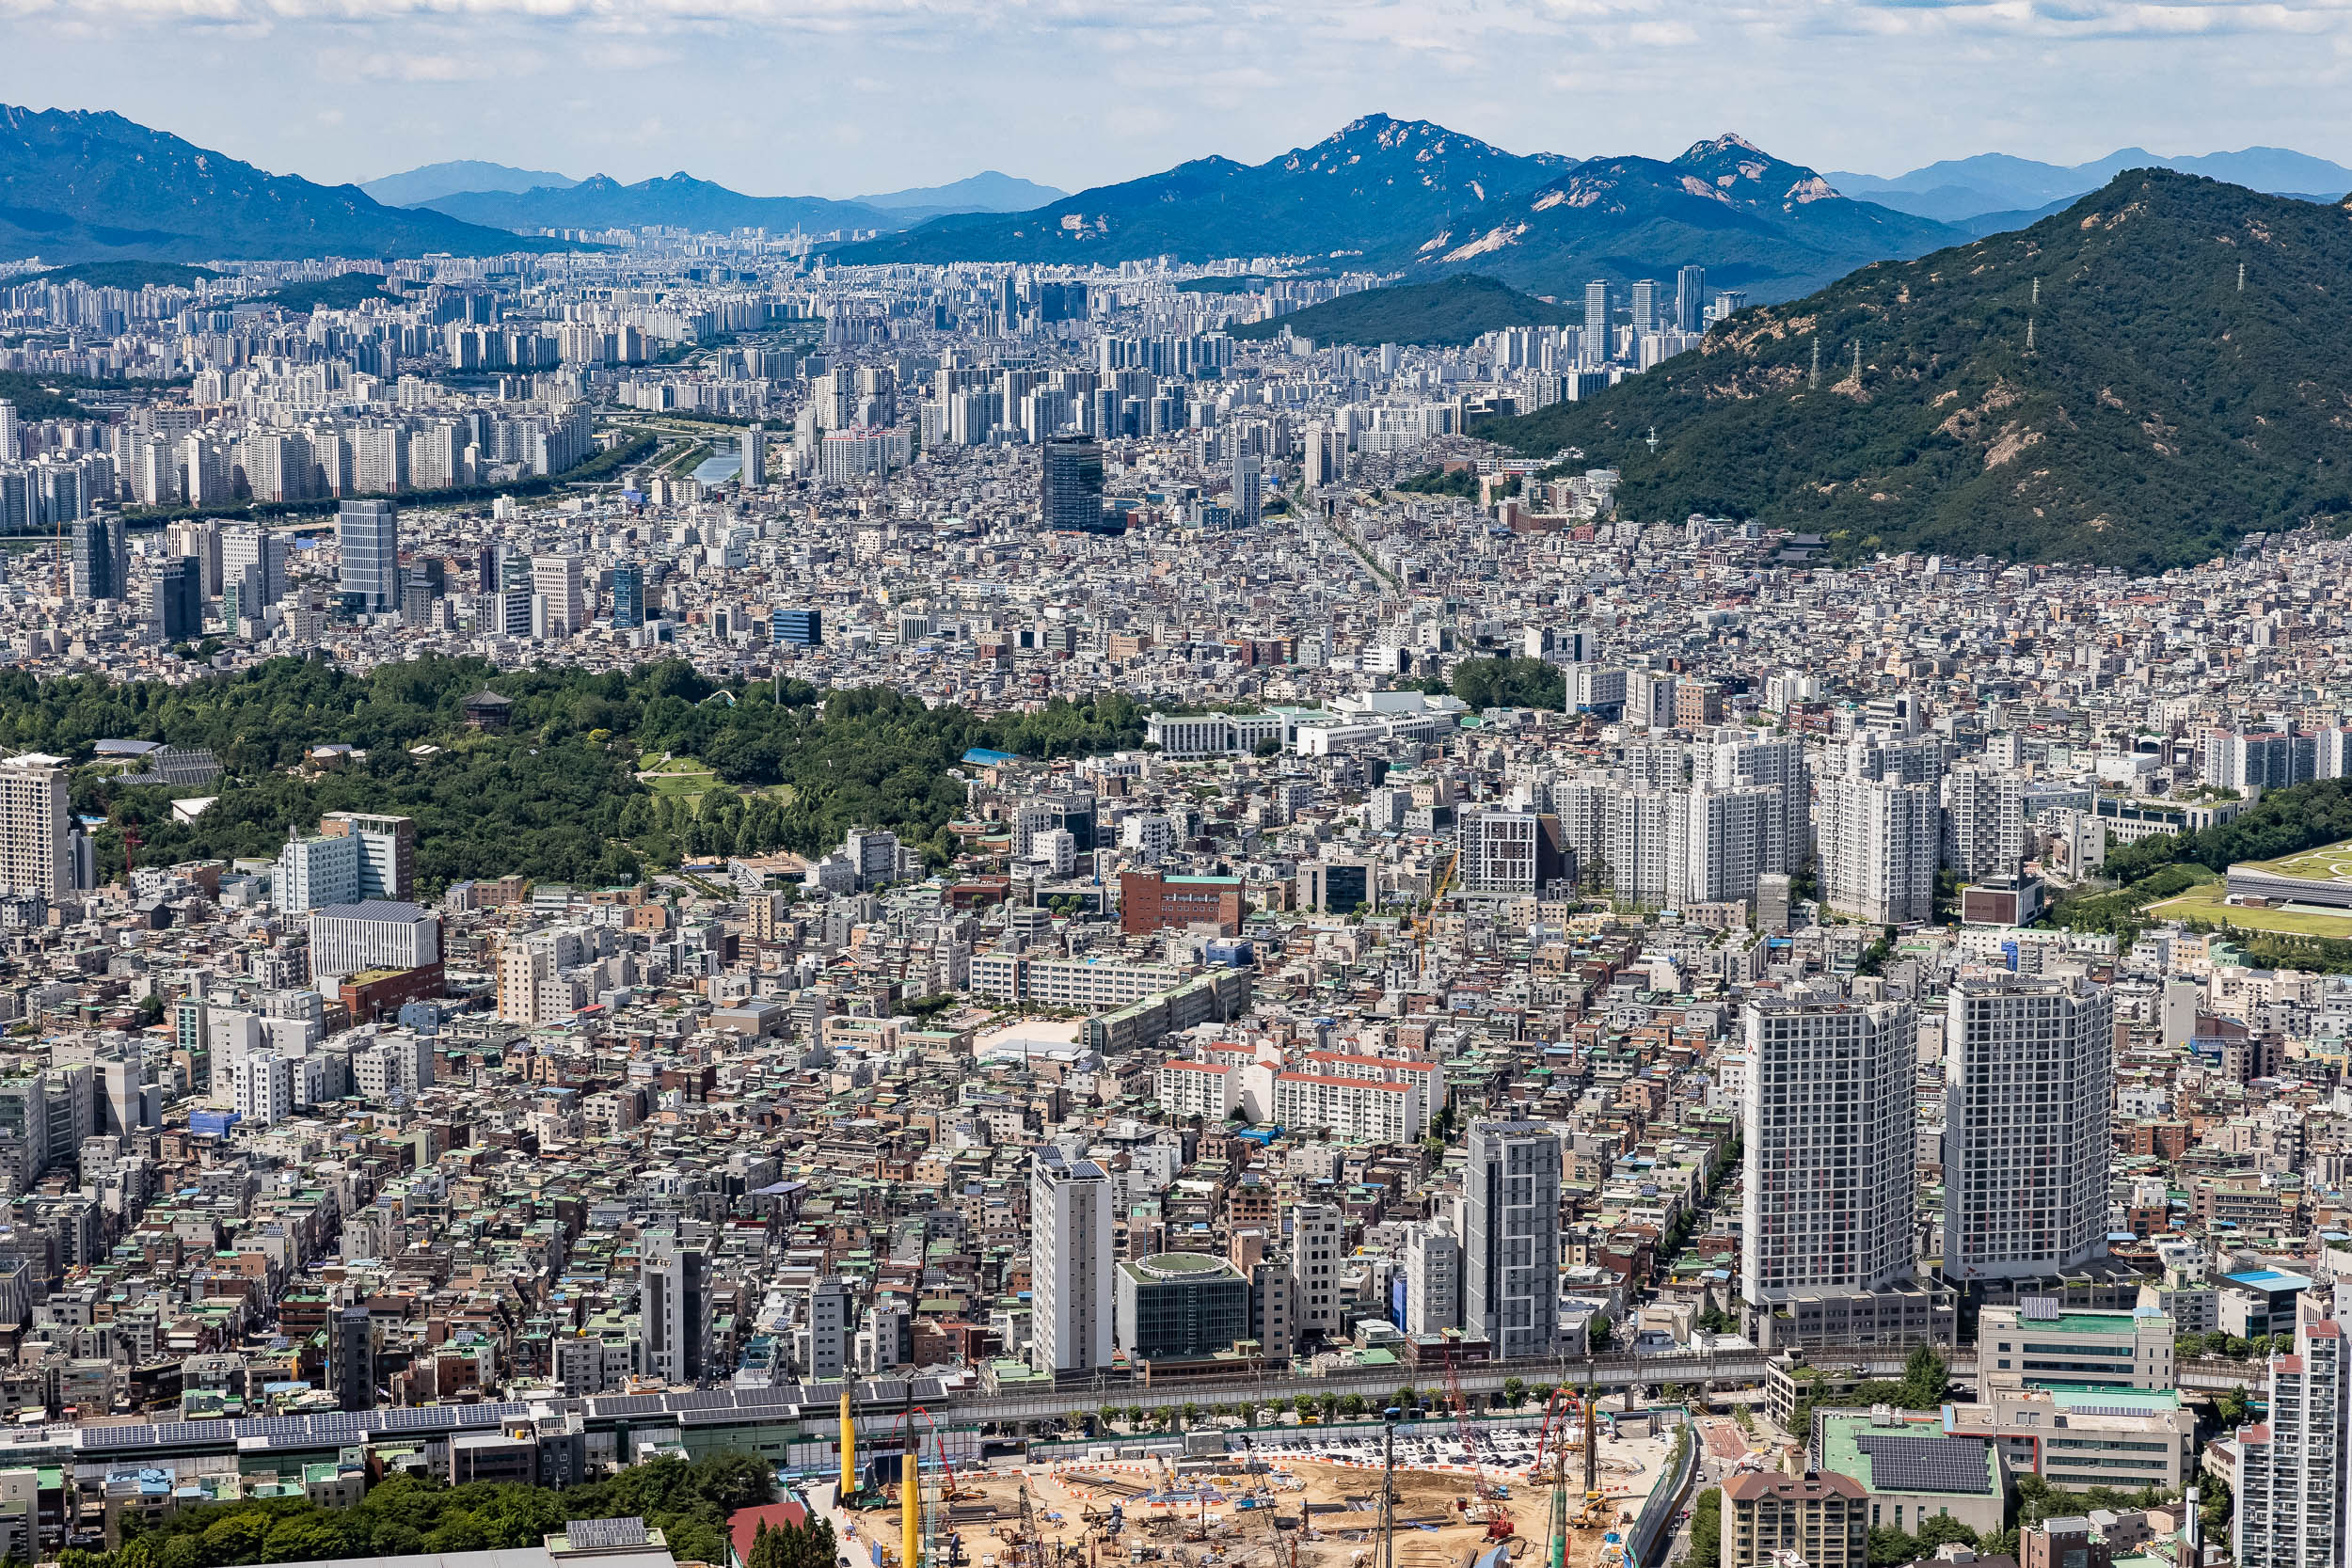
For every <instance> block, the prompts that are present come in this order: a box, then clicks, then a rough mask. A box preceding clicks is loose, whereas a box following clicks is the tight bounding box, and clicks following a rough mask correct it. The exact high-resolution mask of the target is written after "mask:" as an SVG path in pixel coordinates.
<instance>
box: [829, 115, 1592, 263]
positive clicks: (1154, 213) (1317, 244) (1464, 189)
mask: <svg viewBox="0 0 2352 1568" xmlns="http://www.w3.org/2000/svg"><path fill="white" fill-rule="evenodd" d="M1568 163H1569V160H1567V159H1565V158H1560V157H1555V156H1552V155H1550V154H1539V155H1537V156H1534V157H1522V156H1520V155H1519V154H1518V153H1513V152H1505V151H1504V150H1502V149H1501V148H1499V147H1492V146H1489V145H1488V144H1487V143H1486V142H1483V141H1480V140H1479V139H1478V138H1476V137H1475V136H1466V135H1462V134H1461V133H1460V132H1458V131H1449V130H1447V129H1446V128H1445V127H1444V126H1442V125H1432V124H1430V123H1429V122H1428V121H1427V120H1421V119H1413V120H1406V119H1391V118H1390V117H1389V116H1387V115H1368V116H1366V117H1365V118H1363V119H1359V120H1356V121H1353V122H1352V123H1350V124H1348V125H1346V126H1343V127H1342V128H1341V129H1340V130H1339V131H1338V132H1337V133H1335V134H1334V135H1330V136H1327V137H1326V138H1325V139H1324V140H1322V141H1319V142H1317V143H1315V144H1314V145H1313V146H1312V147H1301V148H1296V149H1294V150H1291V151H1289V152H1286V153H1283V154H1281V155H1280V156H1279V157H1275V158H1270V159H1268V160H1266V162H1264V163H1263V164H1258V165H1254V166H1253V165H1248V164H1238V163H1235V162H1233V161H1232V159H1230V158H1199V159H1195V160H1194V161H1192V162H1190V163H1186V164H1180V165H1178V166H1176V167H1174V168H1172V169H1169V170H1168V171H1166V172H1165V173H1161V174H1153V175H1148V176H1146V177H1145V178H1143V179H1140V180H1130V181H1128V182H1125V183H1124V184H1119V185H1104V186H1098V187H1096V188H1095V189H1093V190H1089V191H1081V192H1079V193H1078V194H1077V195H1076V196H1073V197H1069V198H1064V199H1063V200H1060V201H1057V202H1054V203H1053V204H1051V205H1050V206H1045V207H1040V208H1038V209H1036V210H1034V211H1032V212H1026V213H1017V214H1009V215H1006V216H989V215H985V214H965V215H961V216H957V217H946V218H938V219H934V220H933V221H931V222H930V223H927V224H924V225H922V226H921V227H919V228H916V229H914V230H909V231H908V232H906V233H903V234H892V235H885V236H883V237H882V238H881V239H877V240H870V241H867V242H866V244H864V245H853V246H850V247H849V248H848V249H846V250H844V251H842V252H841V255H840V259H841V260H842V261H852V262H859V261H1065V262H1077V263H1085V262H1090V261H1102V262H1113V261H1131V260H1136V259H1139V258H1144V257H1151V256H1161V255H1169V256H1176V257H1180V258H1182V259H1184V260H1186V261H1208V260H1211V259H1213V258H1216V257H1222V256H1266V255H1297V254H1314V255H1326V254H1338V255H1344V256H1350V257H1353V256H1367V257H1370V256H1387V255H1390V254H1391V253H1409V251H1410V250H1411V248H1412V247H1413V246H1414V245H1419V244H1421V243H1422V241H1423V240H1425V239H1427V238H1428V237H1429V236H1430V235H1431V234H1433V233H1436V232H1438V230H1441V229H1444V228H1446V227H1448V226H1449V225H1452V224H1455V223H1458V222H1464V221H1468V220H1467V219H1466V218H1464V217H1463V216H1462V214H1470V213H1475V212H1478V211H1481V210H1484V209H1486V208H1487V207H1488V206H1489V205H1490V204H1492V203H1496V202H1500V201H1501V200H1502V199H1503V198H1505V197H1507V196H1509V195H1511V194H1512V193H1513V192H1516V191H1524V190H1530V189H1533V188H1534V187H1535V186H1537V185H1540V184H1542V183H1543V182H1545V181H1547V180H1549V179H1550V178H1551V177H1552V176H1553V175H1555V174H1557V173H1558V172H1559V171H1560V170H1561V169H1562V168H1564V167H1566V166H1568Z"/></svg>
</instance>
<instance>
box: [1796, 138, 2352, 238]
mask: <svg viewBox="0 0 2352 1568" xmlns="http://www.w3.org/2000/svg"><path fill="white" fill-rule="evenodd" d="M2127 168H2169V169H2176V170H2178V171H2179V172H2181V173H2183V174H2201V175H2204V176H2205V177H2206V178H2208V179H2212V180H2224V181H2227V182H2230V183H2231V184H2233V185H2244V186H2246V187H2247V188H2248V189H2249V190H2257V191H2267V192H2269V193H2270V194H2271V195H2273V196H2293V197H2300V198H2303V199H2304V200H2307V201H2333V200H2335V199H2337V198H2339V197H2341V196H2343V195H2344V193H2345V192H2347V191H2352V168H2345V167H2344V166H2343V165H2341V164H2334V163H2329V162H2328V160H2327V159H2325V158H2314V157H2312V156H2311V155H2310V154H2309V153H2304V152H2294V151H2290V150H2287V149H2285V148H2282V147H2249V148H2246V149H2245V150H2242V151H2237V152H2208V153H2205V154H2204V155H2202V156H2201V157H2194V158H2162V157H2158V156H2157V155H2156V154H2155V153H2153V152H2151V151H2149V150H2147V149H2145V148H2141V147H2126V148H2124V149H2122V150H2120V151H2116V152H2110V153H2108V154H2107V155H2106V157H2104V158H2093V159H2092V160H2091V161H2090V162H2089V163H2087V164H2073V165H2064V164H2043V163H2036V162H2035V161H2034V160H2033V159H2031V158H2012V157H2010V156H2009V155H2008V154H2007V153H2003V152H1979V153H1978V154H1977V155H1976V156H1975V157H1973V158H1947V159H1945V160H1944V161H1942V162H1941V163H1933V164H1929V165H1928V166H1925V167H1924V168H1915V169H1913V170H1912V171H1911V172H1910V173H1908V174H1898V175H1893V176H1891V177H1887V178H1883V179H1882V178H1881V177H1879V176H1878V175H1875V174H1848V173H1835V174H1829V175H1826V176H1824V178H1825V179H1827V180H1828V181H1829V182H1830V183H1831V184H1833V185H1835V186H1836V187H1837V189H1839V190H1840V191H1843V192H1844V193H1845V194H1846V195H1848V196H1851V197H1859V198H1862V199H1863V200H1865V201H1874V202H1876V203H1878V204H1879V205H1880V206H1882V207H1892V208H1895V209H1896V210H1897V211H1899V212H1904V213H1911V214H1915V215H1916V216H1919V217H1924V218H1933V219H1935V220H1936V221H1937V222H1939V223H1969V222H1970V220H1973V219H1981V218H1984V217H1986V216H1987V215H1988V214H1990V215H1994V216H1999V217H2008V216H2015V217H2017V218H2018V219H2020V222H2018V223H2012V224H2009V225H2006V227H2010V228H2017V227H2022V226H2023V222H2024V221H2029V220H2030V219H2031V218H2038V217H2042V216H2044V215H2046V213H2047V211H2048V210H2050V209H2052V208H2054V207H2058V206H2064V205H2065V204H2067V203H2069V202H2071V201H2073V200H2074V198H2077V197H2079V196H2081V195H2083V194H2084V193H2085V192H2087V191H2095V190H2097V189H2098V188H2099V187H2100V186H2102V185H2104V184H2106V182H2108V181H2110V180H2112V179H2114V178H2115V177H2116V176H2117V175H2118V174H2121V173H2122V172H2123V170H2125V169H2127ZM1971 226H1972V227H1974V225H1973V224H1972V225H1971ZM1981 231H1982V232H1991V231H1992V230H1981Z"/></svg>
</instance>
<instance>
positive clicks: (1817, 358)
mask: <svg viewBox="0 0 2352 1568" xmlns="http://www.w3.org/2000/svg"><path fill="white" fill-rule="evenodd" d="M1820 384H1821V340H1820V338H1818V337H1816V338H1815V339H1814V340H1813V372H1812V373H1811V374H1809V375H1807V376H1806V377H1805V378H1804V385H1805V389H1806V390H1808V391H1810V390H1812V389H1813V388H1816V387H1819V386H1820Z"/></svg>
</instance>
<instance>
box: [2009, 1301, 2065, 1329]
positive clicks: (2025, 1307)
mask: <svg viewBox="0 0 2352 1568" xmlns="http://www.w3.org/2000/svg"><path fill="white" fill-rule="evenodd" d="M2058 1307H2059V1302H2058V1297H2056V1296H2019V1297H2018V1298H2017V1316H2018V1317H2019V1318H2021V1319H2022V1320H2024V1321H2025V1322H2026V1323H2056V1322H2057V1321H2058Z"/></svg>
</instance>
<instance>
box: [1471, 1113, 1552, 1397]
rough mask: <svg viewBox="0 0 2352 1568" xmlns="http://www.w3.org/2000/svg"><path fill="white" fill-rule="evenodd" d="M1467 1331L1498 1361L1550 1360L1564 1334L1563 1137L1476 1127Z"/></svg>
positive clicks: (1528, 1129)
mask: <svg viewBox="0 0 2352 1568" xmlns="http://www.w3.org/2000/svg"><path fill="white" fill-rule="evenodd" d="M1462 1181H1463V1194H1464V1201H1463V1205H1462V1214H1463V1226H1462V1230H1463V1235H1462V1329H1463V1332H1464V1333H1466V1334H1470V1335H1483V1336H1485V1337H1486V1341H1487V1343H1488V1344H1490V1345H1491V1346H1492V1347H1493V1354H1495V1355H1496V1356H1498V1357H1508V1356H1518V1355H1549V1354H1551V1352H1552V1350H1553V1348H1554V1346H1555V1345H1556V1343H1557V1342H1558V1339H1559V1335H1560V1135H1559V1134H1558V1133H1557V1132H1553V1131H1552V1130H1551V1129H1550V1128H1549V1127H1546V1126H1544V1125H1542V1124H1541V1123H1538V1122H1527V1121H1478V1122H1472V1123H1471V1124H1470V1161H1469V1164H1467V1165H1466V1166H1465V1168H1464V1172H1463V1178H1462Z"/></svg>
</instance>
